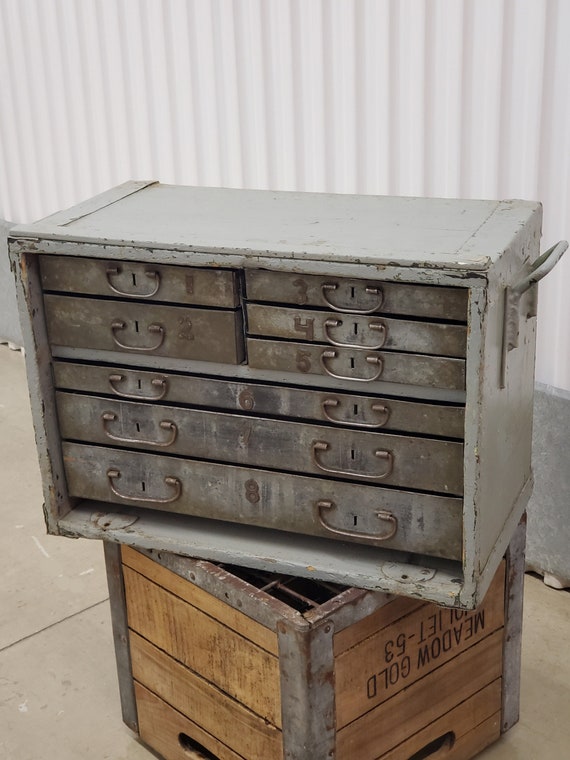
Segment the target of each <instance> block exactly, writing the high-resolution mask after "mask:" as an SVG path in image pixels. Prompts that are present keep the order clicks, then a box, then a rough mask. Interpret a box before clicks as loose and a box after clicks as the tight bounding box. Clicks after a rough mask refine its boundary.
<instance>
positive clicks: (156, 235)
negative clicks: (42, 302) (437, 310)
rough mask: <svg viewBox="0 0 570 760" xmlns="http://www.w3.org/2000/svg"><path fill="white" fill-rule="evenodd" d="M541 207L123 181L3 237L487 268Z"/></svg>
mask: <svg viewBox="0 0 570 760" xmlns="http://www.w3.org/2000/svg"><path fill="white" fill-rule="evenodd" d="M540 217H541V206H540V204H539V203H535V202H530V201H518V200H509V201H488V200H458V199H445V198H411V197H389V196H374V195H340V194H325V193H299V192H273V191H267V190H234V189H227V188H204V187H183V186H175V185H162V184H159V183H155V182H127V183H125V184H123V185H119V186H118V187H116V188H113V189H112V190H109V191H107V192H105V193H102V194H101V195H98V196H96V197H95V198H92V199H90V200H88V201H85V202H84V203H81V204H79V205H77V206H74V207H72V208H71V209H68V210H67V211H63V212H59V213H57V214H54V215H53V216H50V217H47V218H45V219H43V220H40V221H38V222H36V223H34V224H31V225H27V226H21V227H17V228H15V229H13V230H12V231H11V237H26V238H28V237H33V238H44V239H52V240H62V241H75V242H105V243H107V244H110V245H136V246H143V247H152V248H165V249H177V250H183V251H204V252H223V253H237V252H239V253H240V254H241V255H245V256H255V257H259V256H263V257H270V258H271V257H285V258H291V259H298V260H312V261H327V260H331V259H334V260H335V261H338V262H343V261H344V262H349V263H363V264H372V265H377V266H387V265H396V266H420V267H421V266H427V267H430V268H444V269H472V270H486V269H488V268H489V267H490V266H491V265H492V264H493V263H494V261H495V260H496V259H497V257H498V256H500V255H501V254H502V253H503V252H504V251H505V250H506V249H507V248H508V247H509V246H510V245H511V244H512V242H513V240H514V239H515V237H516V235H517V234H518V233H519V232H520V230H521V228H523V227H524V226H525V225H526V224H528V223H529V222H530V221H531V220H533V219H534V221H536V222H537V224H536V225H535V226H536V228H537V229H539V228H540Z"/></svg>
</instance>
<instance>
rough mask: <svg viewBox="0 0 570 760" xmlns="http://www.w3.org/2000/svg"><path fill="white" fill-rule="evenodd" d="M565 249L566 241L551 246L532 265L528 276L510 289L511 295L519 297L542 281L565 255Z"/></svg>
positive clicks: (566, 246) (566, 247)
mask: <svg viewBox="0 0 570 760" xmlns="http://www.w3.org/2000/svg"><path fill="white" fill-rule="evenodd" d="M567 249H568V241H567V240H561V241H560V242H559V243H556V245H553V246H552V248H549V249H548V250H547V251H545V252H544V253H543V254H542V255H541V256H539V257H538V259H537V260H536V261H535V262H534V264H533V265H532V269H531V270H530V272H529V274H528V275H527V276H526V277H523V279H522V280H520V281H519V282H518V283H517V284H516V285H514V286H513V287H512V288H511V291H512V292H513V293H518V295H519V296H520V295H522V294H523V293H525V292H526V291H527V290H528V289H529V288H530V287H531V285H534V284H535V283H536V282H538V281H539V280H542V278H543V277H545V276H546V275H547V274H548V273H549V272H551V271H552V270H553V269H554V267H555V266H556V265H557V264H558V262H559V261H560V259H561V258H562V256H563V255H564V254H565V253H566V250H567Z"/></svg>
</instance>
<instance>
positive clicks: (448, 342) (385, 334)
mask: <svg viewBox="0 0 570 760" xmlns="http://www.w3.org/2000/svg"><path fill="white" fill-rule="evenodd" d="M247 331H248V334H249V335H252V336H258V337H261V336H263V337H268V338H286V339H287V340H303V341H308V342H310V343H328V344H330V345H333V346H340V347H344V348H364V349H371V350H377V349H380V348H382V349H386V350H387V349H392V350H396V351H409V352H411V353H415V354H433V355H436V356H454V357H459V358H464V357H465V348H466V344H467V327H466V326H465V325H450V324H441V323H435V322H415V321H411V320H407V319H389V318H381V317H371V316H359V315H354V314H338V313H335V312H326V311H324V312H323V311H309V310H307V309H290V308H286V307H283V306H267V305H262V304H251V303H250V304H248V305H247Z"/></svg>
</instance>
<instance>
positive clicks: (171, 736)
mask: <svg viewBox="0 0 570 760" xmlns="http://www.w3.org/2000/svg"><path fill="white" fill-rule="evenodd" d="M135 691H136V695H137V708H138V712H139V716H140V738H141V739H142V740H143V742H145V744H148V746H149V747H152V749H154V750H155V751H156V752H158V753H159V754H160V755H161V757H162V758H164V760H210V757H211V758H212V760H252V758H248V757H244V756H243V755H238V754H237V753H236V752H234V751H233V750H231V749H230V748H229V747H226V746H225V745H224V744H222V742H220V741H218V740H217V739H216V738H215V737H214V736H211V735H210V734H208V733H207V732H206V731H203V730H202V729H201V728H200V727H199V726H197V725H196V724H195V723H194V722H193V721H191V720H189V719H188V718H186V716H184V715H182V714H181V713H179V712H177V711H176V710H174V708H172V707H170V705H167V704H166V702H163V701H162V700H161V699H159V698H158V697H156V696H155V695H154V694H152V692H150V691H148V690H147V689H145V688H144V687H143V686H141V685H140V684H135ZM185 737H188V739H189V740H190V741H193V742H194V743H195V744H194V746H196V743H197V744H198V745H201V746H202V747H204V749H206V750H207V751H208V752H209V753H210V755H205V754H204V753H203V752H200V751H199V750H192V749H190V748H189V747H190V746H191V745H190V744H189V742H188V743H185ZM181 741H182V743H181ZM184 744H185V746H184Z"/></svg>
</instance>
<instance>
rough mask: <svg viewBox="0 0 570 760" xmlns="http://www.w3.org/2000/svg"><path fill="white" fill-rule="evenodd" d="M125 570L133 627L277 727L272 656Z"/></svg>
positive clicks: (278, 714) (278, 710)
mask: <svg viewBox="0 0 570 760" xmlns="http://www.w3.org/2000/svg"><path fill="white" fill-rule="evenodd" d="M123 574H124V578H125V589H126V594H127V615H128V620H129V627H130V628H131V629H133V630H135V631H136V632H137V633H139V634H140V635H141V636H143V637H144V638H145V639H148V640H149V641H152V642H153V643H154V644H155V645H156V646H158V647H159V648H160V649H163V650H164V651H165V652H167V653H168V654H170V655H171V656H172V657H174V658H175V659H177V660H179V661H180V662H182V663H183V664H184V665H186V666H187V667H189V668H191V669H192V670H194V671H195V672H197V673H201V674H202V675H203V677H204V678H207V679H208V680H210V681H212V682H213V683H215V684H216V685H217V686H218V687H219V688H220V689H222V690H223V691H225V692H226V693H227V694H229V695H230V696H232V697H234V698H235V699H237V700H239V701H240V702H243V704H245V705H246V706H247V707H249V708H250V709H251V710H253V711H254V712H256V713H257V714H258V715H260V716H261V717H262V718H266V719H267V720H268V721H269V722H270V723H272V724H273V725H276V726H278V727H280V726H281V704H280V695H279V664H278V660H277V658H276V657H274V656H273V655H271V654H269V653H268V652H266V651H265V650H263V649H260V648H259V647H258V646H256V645H255V644H253V643H252V642H251V641H249V640H248V639H246V638H244V637H243V636H240V635H239V634H238V633H236V632H235V631H233V630H231V629H230V628H228V627H226V626H223V625H220V624H219V623H218V622H217V621H215V620H214V619H213V618H211V617H210V616H209V615H206V614H205V613H204V612H202V611H201V610H198V609H197V608H195V607H193V606H191V605H189V604H188V603H187V602H184V601H183V600H182V599H180V598H179V597H177V596H174V595H173V594H171V593H170V592H169V591H166V590H165V589H163V588H161V587H160V586H157V585H156V584H155V583H152V582H151V581H149V580H148V579H147V578H145V577H144V576H142V575H139V574H138V573H135V572H134V571H133V570H131V569H130V568H128V567H124V568H123Z"/></svg>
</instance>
